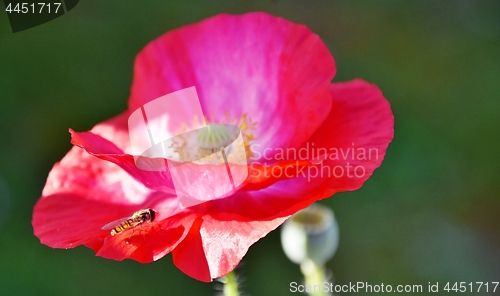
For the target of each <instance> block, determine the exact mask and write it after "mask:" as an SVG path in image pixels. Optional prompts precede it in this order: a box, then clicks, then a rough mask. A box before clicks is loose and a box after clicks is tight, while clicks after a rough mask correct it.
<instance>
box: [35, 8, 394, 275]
mask: <svg viewBox="0 0 500 296" xmlns="http://www.w3.org/2000/svg"><path fill="white" fill-rule="evenodd" d="M334 74H335V63H334V59H333V57H332V56H331V54H330V53H329V51H328V49H327V48H326V46H325V44H324V43H323V42H322V41H321V40H320V39H319V37H318V36H317V35H315V34H313V33H312V32H311V31H310V30H309V29H308V28H307V27H306V26H303V25H297V24H294V23H291V22H289V21H287V20H284V19H282V18H279V17H275V16H271V15H268V14H265V13H248V14H244V15H238V16H234V15H218V16H215V17H212V18H209V19H206V20H204V21H201V22H199V23H196V24H192V25H188V26H185V27H182V28H180V29H177V30H173V31H171V32H168V33H166V34H164V35H163V36H161V37H159V38H158V39H156V40H154V41H153V42H151V43H150V44H148V45H147V46H146V47H145V48H144V49H143V50H142V51H141V52H140V53H139V55H138V56H137V58H136V61H135V65H134V80H133V84H132V90H131V95H130V98H129V105H128V110H126V111H125V112H123V113H122V114H120V115H118V116H116V117H114V118H111V119H109V120H107V121H105V122H102V123H99V124H98V125H96V126H95V127H94V128H93V129H92V130H91V131H89V132H81V133H78V132H74V131H72V130H70V132H71V135H72V140H71V142H72V143H73V144H74V145H75V146H74V147H73V148H72V149H71V150H70V151H69V152H68V154H67V155H66V156H65V157H64V158H63V159H62V160H61V161H60V162H59V163H56V164H55V166H54V167H53V169H52V170H51V172H50V173H49V176H48V179H47V183H46V185H45V187H44V189H43V192H42V197H41V198H40V200H39V201H38V202H37V204H36V205H35V208H34V212H33V221H32V224H33V228H34V232H35V235H36V236H37V237H38V238H39V239H40V241H41V242H42V243H43V244H46V245H48V246H50V247H53V248H73V247H76V246H79V245H84V246H86V247H89V248H91V249H93V250H94V251H95V252H96V255H97V256H101V257H105V258H109V259H114V260H123V259H127V258H128V259H133V260H136V261H139V262H142V263H148V262H152V261H156V260H158V259H160V258H162V257H163V256H165V255H166V254H168V253H170V252H171V253H172V258H173V261H174V264H175V265H176V266H177V267H178V268H179V269H181V270H182V271H183V272H184V273H186V274H187V275H189V276H191V277H193V278H195V279H197V280H200V281H205V282H209V281H211V280H212V279H213V278H217V277H220V276H223V275H225V274H227V273H228V272H230V271H231V270H232V269H234V268H235V267H236V265H237V264H238V263H239V262H240V261H241V259H242V257H243V256H244V255H245V253H246V252H247V250H248V248H249V247H250V246H251V245H252V244H253V243H255V242H256V241H257V240H259V239H260V238H262V237H264V236H265V235H266V234H268V233H269V232H270V231H272V230H274V229H275V228H276V227H278V226H279V225H280V224H282V223H283V222H284V221H285V220H286V219H287V218H288V217H289V216H290V215H292V214H293V213H295V212H297V211H298V210H301V209H303V208H305V207H307V206H308V205H310V204H311V203H313V202H315V201H317V200H320V199H323V198H327V197H329V196H331V195H333V194H334V193H336V192H340V191H347V190H355V189H358V188H359V187H361V185H362V184H363V182H364V181H366V180H367V179H368V178H369V176H371V174H372V172H373V171H374V170H375V168H377V167H378V166H380V164H381V162H382V159H383V157H384V155H385V151H386V148H387V146H388V144H389V142H390V141H391V140H392V137H393V116H392V112H391V110H390V106H389V104H388V102H387V100H386V99H385V98H384V97H383V95H382V93H381V92H380V90H379V89H378V88H377V87H376V86H375V85H372V84H369V83H367V82H365V81H362V80H354V81H350V82H344V83H333V84H331V80H332V79H333V76H334ZM191 86H195V87H196V89H197V92H198V95H199V98H200V102H201V106H202V108H203V111H204V112H205V114H209V116H207V120H208V121H209V122H210V123H225V124H236V125H238V126H239V127H240V128H241V131H242V134H243V135H244V139H245V145H246V147H247V148H248V149H247V151H246V153H247V156H248V157H249V170H248V172H249V176H248V177H247V179H246V182H245V184H244V185H243V187H241V188H239V190H238V191H237V192H235V193H234V194H232V195H230V196H227V197H225V198H221V199H217V200H210V201H206V202H203V203H200V204H197V205H194V206H192V207H188V208H183V207H180V206H179V203H178V200H177V198H176V195H175V190H174V187H173V184H172V178H171V176H170V174H169V172H168V170H167V171H163V172H161V171H159V172H158V171H146V170H141V169H139V168H138V167H137V166H136V165H135V163H134V156H133V155H132V154H131V147H130V146H131V145H130V142H129V134H128V125H127V120H128V117H129V116H130V114H131V113H132V112H133V111H134V110H136V109H137V108H140V107H141V106H142V105H144V104H145V103H147V102H150V101H152V100H154V99H156V98H159V97H161V96H163V95H165V94H168V93H171V92H174V91H177V90H181V89H184V88H188V87H191ZM297 151H298V152H299V153H297V154H293V153H292V152H297ZM301 153H302V154H301ZM304 155H305V156H304ZM144 209H154V211H155V213H156V215H155V217H154V219H151V220H152V221H146V222H149V223H141V224H140V225H136V226H132V227H130V228H129V229H127V230H124V231H123V232H121V233H118V234H115V235H112V233H111V232H110V230H109V229H103V226H105V225H106V224H108V223H110V222H112V221H115V220H117V219H120V218H124V217H131V216H132V215H133V214H134V213H135V212H137V211H140V210H144ZM104 228H105V227H104Z"/></svg>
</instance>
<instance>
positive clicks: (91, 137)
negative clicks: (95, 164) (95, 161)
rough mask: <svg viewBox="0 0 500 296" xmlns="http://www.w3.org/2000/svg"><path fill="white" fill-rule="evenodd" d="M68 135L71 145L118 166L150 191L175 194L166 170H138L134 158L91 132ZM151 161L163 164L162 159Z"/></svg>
mask: <svg viewBox="0 0 500 296" xmlns="http://www.w3.org/2000/svg"><path fill="white" fill-rule="evenodd" d="M70 133H71V136H72V139H71V143H73V144H74V145H76V146H78V147H81V148H83V149H85V151H86V152H88V153H89V154H91V155H93V156H95V157H97V158H100V159H102V160H107V161H109V162H112V163H114V164H116V165H118V166H119V167H120V168H122V169H123V170H124V171H126V172H127V173H129V174H130V176H132V177H133V178H134V179H135V180H137V181H139V182H141V183H142V184H144V185H145V186H146V187H148V188H150V189H152V190H156V191H162V192H165V193H170V194H172V196H173V195H174V194H175V191H174V185H173V182H172V178H171V176H170V172H169V170H168V169H166V170H164V171H146V170H143V169H140V168H138V167H137V166H136V163H135V160H134V156H132V155H129V154H124V153H123V151H121V150H120V149H119V148H118V147H116V146H115V145H114V144H113V143H111V142H109V141H108V140H106V139H104V138H102V137H100V136H98V135H95V134H93V133H91V132H81V133H77V132H74V131H73V130H70ZM153 160H158V161H162V162H163V159H153Z"/></svg>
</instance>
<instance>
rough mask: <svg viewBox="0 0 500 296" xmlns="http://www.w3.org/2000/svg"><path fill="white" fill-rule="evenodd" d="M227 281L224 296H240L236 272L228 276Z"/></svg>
mask: <svg viewBox="0 0 500 296" xmlns="http://www.w3.org/2000/svg"><path fill="white" fill-rule="evenodd" d="M225 278H226V281H225V282H224V288H223V292H224V296H239V295H240V292H239V291H238V282H237V281H236V275H235V274H234V271H231V272H230V273H228V274H227V275H226V276H225Z"/></svg>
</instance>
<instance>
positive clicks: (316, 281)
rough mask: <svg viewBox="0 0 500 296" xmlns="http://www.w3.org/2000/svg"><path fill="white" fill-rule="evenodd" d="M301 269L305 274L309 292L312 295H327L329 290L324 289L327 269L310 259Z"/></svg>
mask: <svg viewBox="0 0 500 296" xmlns="http://www.w3.org/2000/svg"><path fill="white" fill-rule="evenodd" d="M300 270H301V271H302V274H303V275H304V278H305V281H306V286H308V287H309V289H310V291H309V292H308V294H309V295H311V296H327V295H330V294H329V293H328V292H324V291H323V289H322V288H323V283H324V282H325V280H326V278H325V269H324V268H323V267H322V266H319V265H318V264H316V263H315V262H314V261H312V260H308V261H306V262H304V263H302V264H301V265H300Z"/></svg>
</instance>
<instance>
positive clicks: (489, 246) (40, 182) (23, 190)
mask: <svg viewBox="0 0 500 296" xmlns="http://www.w3.org/2000/svg"><path fill="white" fill-rule="evenodd" d="M2 7H3V6H2ZM256 10H259V11H266V12H269V13H271V14H274V15H278V16H282V17H284V18H286V19H288V20H291V21H293V22H297V23H303V24H306V25H307V26H309V27H310V28H311V29H312V31H314V32H316V33H317V34H319V36H320V37H321V38H322V39H323V41H324V42H325V43H326V44H327V46H328V47H329V48H330V50H331V52H332V53H333V55H334V57H335V59H336V63H337V73H338V74H337V76H336V77H335V80H334V81H346V80H350V79H353V78H356V77H361V78H364V79H366V80H368V81H370V82H373V83H376V84H377V85H378V86H379V87H380V88H381V89H382V90H383V92H384V94H385V96H386V97H387V98H388V100H389V101H390V103H391V106H392V109H393V112H394V115H395V138H394V141H393V142H392V144H391V145H390V146H389V150H388V153H387V155H386V158H385V161H384V163H383V165H382V167H381V168H379V169H377V170H376V171H375V174H374V175H373V177H372V178H370V179H369V180H368V181H367V182H366V183H365V185H364V186H363V187H362V188H361V189H360V190H358V191H355V192H348V193H342V194H338V195H336V196H334V197H333V198H330V199H328V200H325V201H324V202H323V204H327V205H328V206H330V207H332V208H333V209H334V211H335V213H336V217H337V220H338V223H339V226H340V232H341V234H340V246H339V250H338V252H337V254H336V255H335V257H334V258H333V259H332V260H331V262H329V264H328V268H329V269H330V270H331V271H332V272H333V274H334V275H335V282H336V283H338V284H346V283H348V282H350V281H351V282H357V281H364V282H368V283H370V284H380V283H384V284H393V285H397V284H423V285H424V287H427V283H428V282H432V283H435V282H438V281H439V282H440V284H441V285H443V284H444V283H446V282H456V281H458V282H476V281H500V231H499V229H498V226H499V225H500V195H499V193H500V182H499V181H498V178H499V176H500V166H499V164H500V162H499V157H498V153H499V152H500V149H499V148H500V136H499V127H500V124H499V123H500V1H496V0H492V1H319V0H307V1H306V0H300V1H299V0H294V1H285V0H281V1H271V0H270V1H248V0H245V1H243V0H238V1H236V0H233V1H206V0H203V1H201V0H198V1H189V2H188V1H168V3H167V1H123V0H122V1H98V0H82V1H80V4H78V5H77V6H76V7H75V8H74V9H73V10H72V11H70V12H69V13H68V14H66V15H64V16H62V17H60V18H58V19H56V20H54V21H51V22H49V23H46V24H43V25H41V26H38V27H35V28H32V29H29V30H26V31H22V32H19V33H16V34H13V33H12V32H11V30H10V26H9V23H8V19H7V14H6V13H5V12H3V11H2V12H0V99H1V101H0V119H1V128H0V136H1V140H0V141H1V142H0V143H1V145H0V234H1V235H0V294H2V295H89V294H99V295H103V294H108V295H139V294H141V295H142V294H146V295H148V294H149V295H214V294H215V293H216V289H217V288H218V287H219V286H218V285H217V284H204V283H200V282H197V281H195V280H193V279H191V278H189V277H187V276H185V275H184V274H183V273H182V272H180V271H179V270H178V269H177V268H175V267H174V265H173V263H172V261H171V256H170V255H168V256H166V257H165V258H163V259H161V260H159V261H157V262H155V263H152V264H146V265H141V264H139V263H136V262H134V261H124V262H115V261H111V260H106V259H103V258H100V257H95V256H94V253H93V252H92V251H91V250H90V249H87V248H85V247H79V248H76V249H72V250H59V249H51V248H49V247H47V246H45V245H42V244H40V243H39V241H38V239H37V238H36V237H35V236H34V235H33V230H32V227H31V215H32V209H33V205H34V204H35V202H36V201H37V199H38V198H39V196H40V193H41V190H42V188H43V186H44V183H45V179H46V177H47V174H48V172H49V171H50V169H51V167H52V165H53V164H54V163H55V162H57V161H58V160H60V159H61V158H62V157H63V156H64V154H65V153H66V152H67V151H68V150H69V149H70V147H71V145H70V143H69V139H70V137H69V134H68V128H69V127H71V128H73V129H75V130H78V131H84V130H88V129H90V128H91V127H92V126H93V125H94V124H96V123H98V122H101V121H103V120H105V119H107V118H109V117H111V116H114V115H116V114H118V113H120V112H122V111H123V110H125V108H126V104H127V98H128V94H129V88H130V85H131V79H132V63H133V60H134V57H135V55H136V54H137V53H138V52H139V51H140V49H141V48H142V47H144V46H145V45H146V44H147V43H148V42H149V41H151V40H153V39H155V38H156V37H158V36H159V35H161V34H162V33H164V32H166V31H168V30H171V29H173V28H177V27H180V26H183V25H186V24H189V23H193V22H197V21H199V20H202V19H204V18H206V17H209V16H213V15H215V14H218V13H221V12H228V13H244V12H248V11H256ZM237 273H238V274H239V276H240V277H241V279H242V280H243V283H242V287H243V290H244V291H245V292H246V293H247V294H250V295H290V294H291V293H290V291H289V284H290V282H292V281H296V282H301V281H302V275H301V273H300V270H299V267H298V266H296V265H294V264H292V263H291V262H289V261H288V260H287V259H286V257H285V255H284V254H283V252H282V250H281V246H280V241H279V231H275V232H273V233H270V234H269V235H268V236H267V237H265V238H264V239H262V240H261V241H259V242H258V243H257V244H255V245H254V246H252V247H251V248H250V251H249V252H248V254H247V256H246V257H245V258H244V259H243V263H242V266H241V267H239V268H238V269H237ZM499 293H500V287H499V288H498V289H497V293H496V294H499ZM437 294H447V293H444V292H442V291H441V292H440V293H437ZM466 294H467V293H466ZM475 294H476V295H487V293H486V292H484V291H483V292H482V293H475ZM343 295H351V294H350V293H343Z"/></svg>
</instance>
